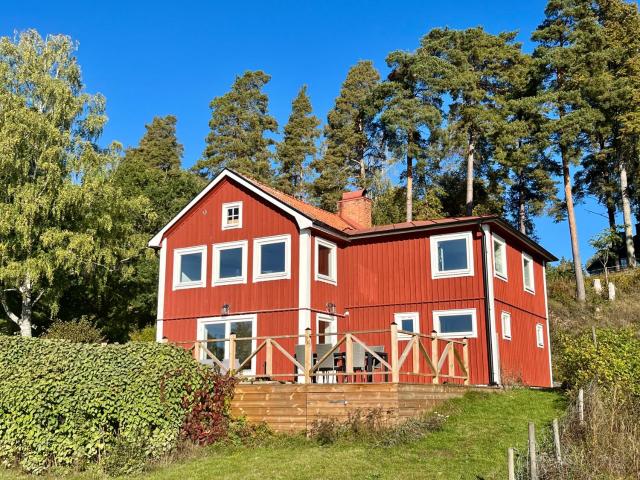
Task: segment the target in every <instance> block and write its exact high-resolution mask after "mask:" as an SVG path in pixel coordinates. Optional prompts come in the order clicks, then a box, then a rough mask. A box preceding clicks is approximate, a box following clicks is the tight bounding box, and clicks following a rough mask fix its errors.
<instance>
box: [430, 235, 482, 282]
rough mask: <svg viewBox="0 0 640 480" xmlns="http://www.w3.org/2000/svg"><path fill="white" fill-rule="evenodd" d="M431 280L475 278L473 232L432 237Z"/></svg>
mask: <svg viewBox="0 0 640 480" xmlns="http://www.w3.org/2000/svg"><path fill="white" fill-rule="evenodd" d="M430 242H431V278H447V277H466V276H473V239H472V237H471V232H461V233H450V234H447V235H435V236H433V237H431V239H430Z"/></svg>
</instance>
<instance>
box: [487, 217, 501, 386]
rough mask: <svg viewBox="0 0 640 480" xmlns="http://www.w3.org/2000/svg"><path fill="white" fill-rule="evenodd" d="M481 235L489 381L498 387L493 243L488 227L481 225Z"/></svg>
mask: <svg viewBox="0 0 640 480" xmlns="http://www.w3.org/2000/svg"><path fill="white" fill-rule="evenodd" d="M482 234H483V235H484V252H483V254H484V258H485V261H484V264H485V276H484V282H485V284H486V286H487V298H486V299H485V302H487V307H488V308H487V310H488V312H489V318H487V319H486V321H487V322H489V334H490V338H489V341H490V342H491V367H492V368H491V377H492V378H491V379H492V380H493V381H494V382H495V383H496V384H498V385H500V384H501V383H502V381H501V379H500V352H499V351H498V333H497V329H496V302H495V294H494V289H493V256H492V255H491V250H493V243H492V241H491V228H489V225H486V224H482Z"/></svg>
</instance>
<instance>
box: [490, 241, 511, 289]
mask: <svg viewBox="0 0 640 480" xmlns="http://www.w3.org/2000/svg"><path fill="white" fill-rule="evenodd" d="M496 243H497V244H498V245H501V246H502V265H504V270H505V271H504V273H502V272H498V269H497V268H496V259H495V254H496V247H495V244H496ZM492 255H493V274H494V276H495V277H497V278H499V279H500V280H504V281H505V282H506V281H507V280H508V278H509V275H508V271H509V269H508V267H507V242H505V240H504V238H502V237H501V236H499V235H496V234H495V233H494V234H493V250H492Z"/></svg>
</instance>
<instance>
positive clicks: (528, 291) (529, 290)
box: [524, 288, 536, 295]
mask: <svg viewBox="0 0 640 480" xmlns="http://www.w3.org/2000/svg"><path fill="white" fill-rule="evenodd" d="M524 291H525V292H527V293H530V294H531V295H535V294H536V291H535V290H531V289H530V288H525V289H524Z"/></svg>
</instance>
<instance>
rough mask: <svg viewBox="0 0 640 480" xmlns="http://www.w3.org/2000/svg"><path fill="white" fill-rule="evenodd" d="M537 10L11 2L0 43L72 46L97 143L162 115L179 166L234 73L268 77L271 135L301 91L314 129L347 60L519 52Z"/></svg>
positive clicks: (462, 4)
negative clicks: (509, 37)
mask: <svg viewBox="0 0 640 480" xmlns="http://www.w3.org/2000/svg"><path fill="white" fill-rule="evenodd" d="M544 6H545V2H543V1H538V0H529V1H526V2H513V1H480V0H476V1H457V2H453V1H449V2H431V1H404V0H397V1H388V2H383V1H373V0H371V1H351V2H346V1H337V0H331V1H329V0H325V1H319V0H318V1H315V2H302V1H271V2H266V1H235V2H231V1H225V2H213V1H210V2H186V1H183V2H163V1H161V0H158V1H156V2H144V1H137V2H134V1H129V2H118V1H110V2H90V1H85V2H80V1H76V2H73V1H57V2H50V1H32V2H15V1H12V2H3V5H2V14H1V15H0V35H12V34H13V32H14V31H16V30H24V29H27V28H36V29H37V30H38V31H40V33H41V34H43V35H44V34H51V33H64V34H68V35H71V36H72V37H73V38H74V39H75V40H77V41H78V42H79V44H80V46H79V51H78V58H79V60H80V64H81V66H82V70H83V77H84V81H85V83H86V85H87V89H88V91H89V92H92V93H95V92H100V93H102V94H104V95H105V96H106V98H107V112H108V116H109V123H108V126H107V128H106V130H105V133H104V136H103V141H105V142H106V143H109V142H110V141H112V140H118V141H120V142H121V143H123V144H124V145H125V146H128V145H135V144H136V143H137V142H138V140H139V138H140V136H141V135H142V134H143V132H144V124H145V123H148V122H149V121H150V120H151V119H152V118H153V116H154V115H167V114H174V115H176V116H177V117H178V136H179V140H180V141H181V142H182V143H183V144H184V146H185V156H184V165H185V166H190V165H192V164H193V163H194V162H195V161H196V160H197V158H198V157H199V156H200V154H201V153H202V151H203V149H204V138H205V136H206V135H207V132H208V125H207V123H208V120H209V116H210V111H209V106H208V105H209V102H210V101H211V99H212V98H213V97H215V96H219V95H222V94H223V93H225V92H226V91H227V90H228V89H229V87H230V85H231V83H232V82H233V79H234V77H235V75H237V74H239V73H242V72H243V71H245V70H253V69H262V70H264V71H265V72H267V73H269V74H270V75H271V76H272V80H271V83H270V84H269V85H268V87H267V89H266V91H267V93H268V94H269V97H270V102H271V103H270V110H271V113H272V114H273V115H274V116H275V117H276V118H277V120H278V122H279V124H280V126H281V127H283V126H284V124H285V123H286V120H287V117H288V115H289V108H290V105H291V100H292V98H293V97H294V96H295V94H296V93H297V91H298V89H299V88H300V86H301V85H302V84H307V85H308V92H309V95H310V97H311V100H312V102H313V105H314V109H315V113H316V115H317V116H318V117H320V118H321V119H323V120H324V119H325V118H326V113H327V111H328V110H329V109H330V108H331V106H332V103H333V100H334V98H335V97H336V95H337V93H338V90H339V88H340V84H341V83H342V81H343V80H344V77H345V75H346V73H347V70H348V69H349V67H350V66H351V65H353V64H354V63H355V62H357V61H358V60H361V59H369V60H372V61H373V62H374V63H375V65H376V66H377V67H378V69H380V70H381V71H382V72H383V74H384V73H385V72H386V66H385V63H384V58H385V57H386V55H387V54H388V53H389V52H391V51H393V50H398V49H403V50H413V49H415V48H416V46H417V45H418V42H419V39H420V37H421V36H422V35H424V34H425V33H426V32H427V31H429V30H430V29H431V28H434V27H444V26H448V27H451V28H467V27H472V26H478V25H481V26H483V27H484V28H485V29H486V30H488V31H489V32H492V33H498V32H500V31H504V30H517V31H519V40H520V41H522V42H523V44H524V48H525V50H527V51H530V50H531V49H532V44H531V43H530V42H529V36H530V33H531V32H532V31H533V30H534V29H535V28H536V26H537V25H538V24H539V23H540V21H541V20H542V18H543V12H544ZM592 212H597V213H592ZM598 213H600V214H602V213H603V209H602V208H601V207H599V206H598V205H597V204H596V203H595V202H593V201H588V202H587V204H585V205H580V206H578V227H579V233H580V244H581V247H582V248H581V249H582V257H583V261H584V260H586V259H587V258H588V257H589V256H590V255H591V253H592V250H591V248H590V247H589V245H588V239H589V238H590V237H591V236H593V235H594V234H595V233H597V232H598V231H600V230H602V229H603V228H604V227H605V226H606V219H605V218H603V217H602V216H599V215H598ZM536 228H537V232H538V236H539V237H540V241H541V243H542V244H543V245H544V246H545V247H546V248H547V249H549V250H551V251H552V252H554V253H555V254H556V255H557V256H559V257H560V256H564V257H567V258H569V257H570V256H571V249H570V244H569V234H568V227H567V224H566V222H562V223H558V224H556V223H553V222H552V221H551V220H550V219H548V218H540V219H538V220H537V221H536Z"/></svg>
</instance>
